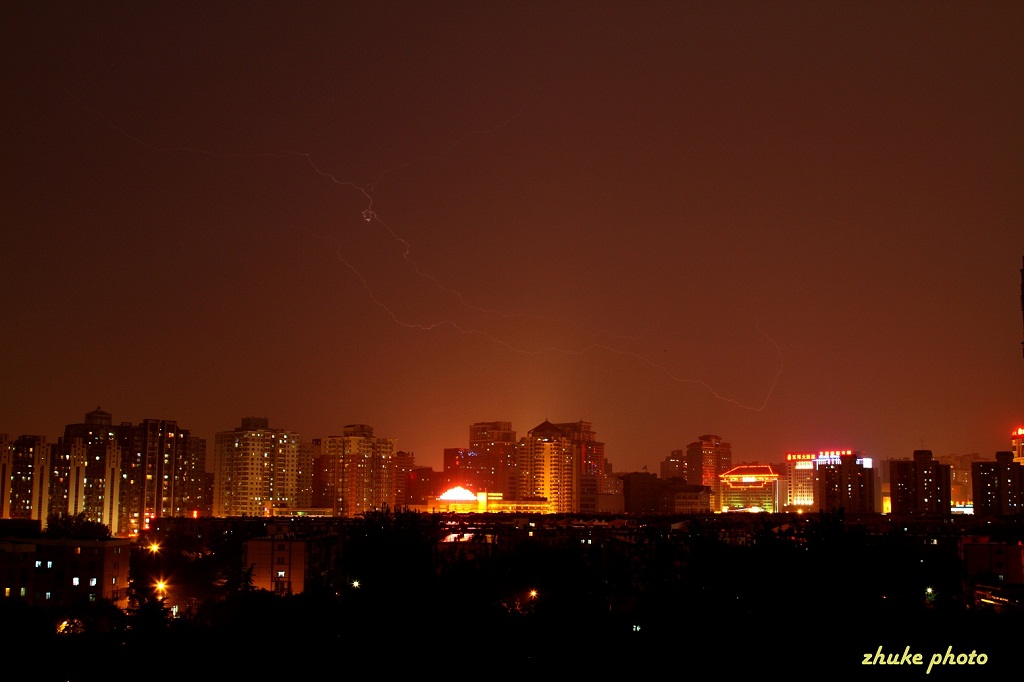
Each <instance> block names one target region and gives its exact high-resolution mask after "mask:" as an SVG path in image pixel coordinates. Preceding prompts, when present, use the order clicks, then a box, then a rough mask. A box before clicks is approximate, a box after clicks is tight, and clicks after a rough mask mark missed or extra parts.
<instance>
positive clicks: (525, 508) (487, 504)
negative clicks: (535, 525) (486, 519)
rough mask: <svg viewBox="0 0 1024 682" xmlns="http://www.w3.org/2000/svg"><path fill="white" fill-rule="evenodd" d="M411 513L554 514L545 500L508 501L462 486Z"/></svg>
mask: <svg viewBox="0 0 1024 682" xmlns="http://www.w3.org/2000/svg"><path fill="white" fill-rule="evenodd" d="M409 509H410V511H417V512H426V513H430V514H446V513H453V514H482V513H485V512H497V513H501V512H517V513H528V514H550V513H553V511H554V510H553V509H552V505H551V504H550V503H549V502H548V500H547V499H545V498H533V499H527V500H506V499H505V498H504V496H503V495H502V494H501V493H488V492H485V491H480V492H476V493H475V492H473V491H471V490H467V489H465V488H463V487H461V486H455V487H454V488H450V489H448V490H446V491H444V492H443V493H441V494H440V495H437V496H430V497H428V498H427V501H426V503H425V504H411V505H409Z"/></svg>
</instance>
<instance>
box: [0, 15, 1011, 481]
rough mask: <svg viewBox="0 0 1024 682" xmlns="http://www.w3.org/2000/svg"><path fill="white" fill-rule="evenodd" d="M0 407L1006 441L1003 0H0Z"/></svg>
mask: <svg viewBox="0 0 1024 682" xmlns="http://www.w3.org/2000/svg"><path fill="white" fill-rule="evenodd" d="M0 12H2V15H0V16H2V18H3V21H2V22H0V25H2V27H3V28H0V30H2V31H3V38H4V43H5V45H6V46H7V56H6V58H5V59H4V61H3V63H2V65H0V76H2V78H3V82H4V85H5V91H6V92H7V93H8V96H7V97H6V98H5V101H4V103H3V104H2V105H0V107H2V113H3V117H4V120H5V130H4V132H3V133H2V135H0V144H2V145H3V146H2V150H3V154H4V158H5V160H7V163H8V167H9V168H10V169H11V172H10V176H11V177H10V178H9V181H8V183H7V184H6V185H5V187H4V202H3V216H4V224H5V229H4V231H3V233H2V235H0V253H3V254H4V256H5V258H4V267H3V268H0V311H3V315H4V327H5V334H4V337H3V340H2V341H0V358H2V361H0V362H2V364H0V370H2V377H3V379H2V381H0V432H3V433H8V435H10V436H11V437H17V436H18V435H22V434H32V435H45V436H48V437H50V438H52V439H54V440H55V439H56V438H57V437H58V436H59V435H60V434H61V433H62V432H63V428H64V426H65V425H66V424H69V423H77V421H78V420H79V419H80V418H81V416H82V415H84V414H85V413H86V412H88V411H90V410H92V409H94V408H95V407H97V406H100V407H102V408H103V409H104V410H107V411H109V412H111V413H112V414H113V415H114V420H115V423H119V422H121V421H130V422H133V423H137V422H141V421H142V420H143V419H151V418H152V419H170V420H175V421H176V422H177V423H178V424H179V426H180V427H181V428H185V429H189V431H190V432H191V433H193V434H194V435H197V436H200V437H204V438H207V440H208V444H212V442H213V438H214V434H215V433H216V432H218V431H222V430H230V429H232V428H234V427H236V426H237V425H238V424H239V423H240V421H241V419H242V418H244V417H250V416H254V417H265V418H267V419H269V420H270V424H271V426H273V427H276V428H286V429H289V430H292V431H295V432H296V433H299V434H302V435H303V437H305V436H306V434H309V437H310V438H312V437H322V436H328V435H332V434H331V431H335V432H338V431H340V430H341V429H342V428H343V426H345V425H347V424H358V423H364V424H369V425H371V426H373V428H374V430H375V432H376V433H378V434H379V435H382V436H387V437H394V438H396V445H395V448H396V450H402V451H406V452H412V453H414V454H415V456H416V460H417V463H422V464H424V465H427V466H432V467H433V468H435V469H441V463H442V457H443V452H444V449H445V448H451V447H460V446H463V445H464V444H465V443H466V441H467V429H468V427H469V425H470V424H473V423H477V422H483V421H490V420H503V421H510V422H512V424H513V428H514V429H515V430H516V432H517V435H518V436H520V437H521V436H523V435H525V434H526V432H527V431H528V430H529V429H532V428H533V427H534V426H536V425H538V424H540V423H541V422H543V421H545V420H548V419H550V420H552V421H560V422H573V421H579V420H582V421H587V422H590V423H591V424H593V427H594V430H595V433H596V438H597V439H598V440H599V441H601V442H603V443H605V446H606V454H607V458H608V460H609V461H610V462H612V463H613V465H614V466H615V468H616V469H617V470H623V471H629V470H633V471H639V470H641V469H642V468H643V467H644V466H646V467H648V469H649V470H651V471H656V470H657V464H658V463H659V462H660V461H661V460H662V459H664V458H665V457H666V456H667V455H668V454H669V453H670V452H671V451H672V450H677V449H683V448H685V447H686V446H687V445H688V444H689V443H690V442H692V441H693V440H694V439H695V438H697V437H699V436H700V435H701V434H709V433H710V434H717V435H720V436H721V437H722V438H723V439H725V440H727V441H729V442H730V443H732V446H733V452H734V456H735V457H736V458H737V461H764V462H769V463H770V462H780V461H781V460H782V458H783V456H784V453H785V452H787V451H812V450H813V451H817V450H820V449H833V448H844V449H845V448H852V449H856V450H859V451H863V452H866V453H869V454H870V455H871V456H873V457H876V458H879V459H888V458H902V457H910V456H911V454H912V453H913V451H914V450H917V449H929V450H931V451H933V452H934V453H935V454H936V455H937V456H942V455H947V454H954V453H955V454H968V453H977V454H978V455H979V456H981V457H986V458H990V457H992V456H993V455H994V453H995V452H997V451H1000V450H1006V449H1008V447H1009V446H1008V441H1009V434H1010V433H1011V431H1012V430H1013V429H1015V428H1017V427H1018V426H1020V425H1022V424H1024V391H1022V390H1021V389H1022V386H1024V360H1022V354H1021V341H1022V312H1024V311H1022V303H1024V301H1022V300H1021V286H1022V283H1021V277H1022V271H1021V268H1022V257H1024V229H1022V227H1021V220H1020V216H1021V209H1022V208H1024V200H1022V197H1021V193H1020V187H1022V186H1024V167H1022V165H1021V164H1020V162H1019V159H1020V153H1021V150H1022V149H1024V129H1022V127H1021V126H1020V125H1019V122H1020V121H1021V120H1022V119H1024V88H1021V87H1020V74H1021V73H1024V45H1022V43H1021V41H1020V40H1019V36H1020V35H1021V34H1022V32H1024V6H1022V5H1020V4H1019V3H1004V2H971V3H968V2H950V3H941V4H927V5H923V4H919V3H904V2H865V3H856V4H850V3H785V4H778V3H769V2H747V3H714V2H688V3H673V2H652V3H644V4H643V6H642V8H640V7H637V6H635V5H631V4H627V3H621V2H611V1H604V0H598V1H597V2H576V1H561V0H558V1H555V2H518V3H503V2H496V3H487V4H486V5H481V4H479V3H472V2H440V3H431V4H427V5H424V4H419V3H410V2H398V1H390V0H389V1H387V2H379V3H369V2H354V3H343V4H342V3H337V4H331V3H327V4H325V3H313V2H298V3H289V4H288V5H281V4H275V3H270V2H255V3H247V4H245V5H238V4H233V3H213V4H210V3H179V4H175V5H173V6H169V5H152V4H146V5H139V4H138V3H130V2H122V1H120V0H118V1H115V2H110V3H103V4H95V3H93V4H81V3H71V2H52V3H42V4H38V3H37V4H31V3H8V4H6V5H4V6H3V7H2V8H0Z"/></svg>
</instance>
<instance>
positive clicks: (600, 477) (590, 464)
mask: <svg viewBox="0 0 1024 682" xmlns="http://www.w3.org/2000/svg"><path fill="white" fill-rule="evenodd" d="M555 426H557V427H558V428H559V429H561V430H562V433H563V434H565V435H566V437H567V438H568V439H569V442H570V443H572V450H573V452H572V459H573V462H574V464H575V466H576V467H577V469H578V479H577V485H576V487H575V490H574V493H573V494H574V496H575V500H574V503H573V511H576V512H580V513H583V514H593V513H596V512H598V511H600V510H599V506H600V502H599V499H600V496H601V494H602V493H604V490H605V477H606V475H607V474H606V473H605V471H606V469H607V464H608V461H607V459H606V458H605V451H604V443H602V442H601V441H599V440H597V434H596V433H595V432H594V429H593V426H592V425H591V423H590V422H585V421H578V422H562V423H558V424H555Z"/></svg>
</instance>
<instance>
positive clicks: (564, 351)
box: [84, 107, 783, 412]
mask: <svg viewBox="0 0 1024 682" xmlns="http://www.w3.org/2000/svg"><path fill="white" fill-rule="evenodd" d="M84 108H85V109H87V110H88V111H90V112H91V113H92V114H94V115H95V116H97V117H99V118H100V119H102V120H103V121H104V122H105V123H106V124H107V125H108V126H110V127H111V128H112V129H113V130H115V131H117V132H118V133H119V134H121V135H123V136H124V137H126V138H127V139H130V140H132V141H133V142H135V143H137V144H139V145H141V146H143V147H145V148H146V149H149V150H152V151H156V152H179V153H186V154H196V155H204V156H211V157H217V158H223V159H230V158H243V159H260V158H266V159H285V158H291V157H297V158H299V159H302V160H303V161H304V162H305V163H306V164H307V165H308V166H309V168H310V169H312V171H313V172H314V173H315V174H316V175H317V176H319V177H321V178H325V179H327V180H328V181H330V182H331V183H332V184H334V185H337V186H340V187H344V188H347V189H350V190H353V191H355V192H356V193H358V194H359V195H361V196H362V197H363V199H364V200H365V208H363V210H362V211H361V213H360V217H361V218H362V219H363V220H364V221H365V222H367V223H372V224H375V225H378V226H380V227H381V228H383V230H384V231H385V232H386V233H387V234H388V236H389V238H390V239H391V240H393V241H394V242H396V243H397V244H399V245H400V246H401V250H402V260H403V261H404V262H405V263H406V264H407V266H408V267H409V268H411V270H412V272H413V273H414V274H415V275H416V276H417V277H419V278H421V279H423V280H426V281H427V282H429V283H430V285H431V287H433V288H434V289H436V290H437V291H440V292H443V293H444V294H446V295H448V296H450V297H452V298H454V299H455V300H456V301H457V302H458V305H459V306H460V307H462V308H464V309H466V310H472V311H475V312H477V313H482V314H485V315H488V316H495V317H500V318H504V319H506V320H507V319H513V318H525V317H527V316H524V315H519V314H514V313H508V312H503V311H500V310H496V309H493V308H485V307H481V306H478V305H474V304H472V303H470V302H469V301H468V300H467V299H466V297H465V296H464V295H463V294H462V293H461V292H459V291H457V290H455V289H453V288H450V287H448V286H446V285H444V284H442V283H441V282H440V281H438V279H437V278H435V277H434V276H432V275H430V274H429V273H427V272H424V271H423V270H422V269H421V268H420V266H419V264H418V263H417V262H416V260H415V259H414V258H413V257H412V252H413V248H412V245H411V244H410V243H409V242H408V241H407V240H406V239H405V238H403V237H402V236H400V235H399V234H398V233H397V232H396V231H395V229H394V228H393V227H392V226H391V225H390V224H389V223H388V222H387V221H385V220H384V219H382V218H381V216H380V214H379V213H378V211H377V209H376V208H375V206H374V197H373V192H374V189H375V187H376V186H377V185H378V184H379V183H380V182H382V181H383V180H384V178H385V177H386V176H388V175H390V174H393V173H395V172H397V171H399V170H401V169H403V168H406V167H409V166H413V165H416V164H420V163H423V162H425V161H430V160H436V159H440V158H442V157H444V156H446V155H448V154H450V153H451V152H452V151H453V150H454V149H455V148H456V147H458V146H459V145H461V144H462V143H463V142H465V141H466V140H467V139H468V138H470V137H472V136H475V135H484V134H491V133H494V132H496V131H498V130H501V129H502V128H505V127H506V126H508V125H509V124H510V123H511V122H512V121H513V120H515V119H516V118H517V117H518V116H520V114H516V115H515V116H512V117H510V118H509V119H507V120H506V121H504V122H502V123H501V124H499V125H497V126H495V127H493V128H491V129H489V130H481V131H474V132H470V133H468V134H466V135H464V136H463V137H461V138H459V139H458V140H456V141H455V142H453V143H452V144H450V145H449V146H448V148H447V149H446V150H445V151H443V152H441V153H439V154H437V155H434V156H425V157H420V158H417V159H413V160H409V161H406V162H404V163H402V164H399V165H397V166H394V167H391V168H388V169H385V170H384V171H382V172H380V173H379V174H378V176H377V177H376V179H375V180H373V181H372V182H369V183H365V184H359V183H356V182H352V181H350V180H344V179H340V178H338V177H337V176H335V175H334V174H332V173H329V172H326V171H325V170H323V169H322V168H320V167H319V166H318V165H317V164H316V162H315V161H314V160H313V156H312V154H311V153H309V152H295V151H292V152H277V153H273V152H261V153H248V154H242V153H227V152H220V151H211V150H208V149H199V148H192V147H184V146H174V147H162V146H155V145H153V144H150V143H148V142H146V141H144V140H142V139H140V138H139V137H137V136H136V135H133V134H131V133H130V132H128V131H127V130H125V129H124V128H122V127H121V126H119V125H117V124H116V123H114V122H113V121H112V120H111V119H110V118H109V117H107V116H105V115H104V114H103V113H101V112H99V111H97V110H95V109H93V108H90V107H84ZM319 236H320V238H323V239H327V240H330V241H333V242H334V243H335V244H336V247H337V248H336V249H335V256H336V258H337V260H338V261H339V262H340V263H342V264H343V265H344V266H345V267H346V268H348V270H349V271H351V273H352V274H353V275H354V276H355V278H356V279H357V280H358V281H359V283H360V285H361V286H362V288H363V290H364V291H365V292H366V295H367V297H368V298H369V300H370V301H371V302H372V303H373V304H374V305H375V306H377V307H378V308H380V309H381V310H382V311H383V312H384V314H385V315H386V316H387V317H388V318H389V319H391V321H392V322H393V323H395V324H396V325H398V326H401V327H404V328H407V329H415V330H419V331H423V332H429V331H434V330H437V329H443V328H448V329H451V330H453V331H455V332H458V333H459V334H462V335H466V336H477V337H480V338H483V339H485V340H487V341H488V342H490V343H492V344H495V345H497V346H500V347H502V348H505V349H506V350H508V351H510V352H512V353H517V354H521V355H527V356H538V355H544V354H560V355H567V356H584V355H587V354H589V353H597V352H603V353H607V354H610V355H616V356H619V357H623V358H629V359H631V360H635V361H638V362H640V363H642V364H644V365H646V366H647V367H649V368H651V369H653V370H655V371H657V372H659V373H660V374H662V375H664V376H665V377H666V378H668V379H669V380H670V381H672V382H675V383H679V384H694V385H698V386H701V387H703V388H704V389H706V390H707V391H708V392H709V393H710V394H711V395H712V396H714V398H715V399H717V400H720V401H723V402H726V403H730V404H732V405H735V406H736V407H738V408H741V409H744V410H749V411H755V412H758V411H762V410H764V409H765V408H766V407H767V405H768V403H769V400H770V398H771V396H772V394H773V393H774V391H775V388H776V386H777V384H778V381H779V378H780V377H781V375H782V372H783V361H782V351H781V349H780V348H779V346H778V344H777V343H776V342H775V341H774V340H773V339H772V338H771V337H770V336H768V334H767V333H765V332H764V331H763V330H761V329H760V327H758V328H757V331H758V333H760V334H761V335H762V336H763V337H764V338H765V339H767V341H768V342H769V343H770V344H771V345H772V346H773V347H774V350H775V353H776V356H777V358H778V368H777V370H776V372H775V374H774V376H773V378H772V381H771V385H770V386H769V388H768V390H767V392H766V393H765V396H764V398H763V400H762V401H761V403H760V404H757V405H749V404H745V403H743V402H741V401H739V400H737V399H735V398H732V397H729V396H727V395H723V394H721V393H719V392H718V391H717V390H716V389H715V388H714V387H713V386H712V385H711V384H709V383H708V382H706V381H704V380H702V379H695V378H688V377H684V376H680V375H679V374H677V373H676V372H675V371H673V369H672V368H670V367H668V366H666V365H664V364H661V363H658V362H655V361H654V360H652V359H651V358H649V357H647V356H645V355H642V354H640V353H637V352H634V351H630V350H625V349H622V348H617V347H615V346H611V345H608V344H606V343H597V342H592V343H586V344H582V345H580V346H579V347H578V348H567V347H564V346H559V345H544V346H539V347H536V348H525V347H522V346H519V345H516V344H513V343H510V342H509V341H507V340H505V339H503V338H501V337H499V336H496V335H494V334H491V333H488V332H486V331H484V330H482V329H478V328H475V327H467V326H464V325H462V324H460V323H458V322H456V321H454V320H451V319H443V320H438V321H433V322H428V323H422V322H411V321H409V320H407V319H404V318H403V317H402V316H400V315H399V314H398V313H396V312H395V310H394V308H393V307H392V306H390V305H388V304H387V303H386V302H385V301H384V300H382V299H381V297H380V296H379V295H378V293H377V292H376V291H375V290H374V287H373V286H371V284H370V282H369V281H368V280H367V278H366V276H365V275H364V274H363V272H361V271H360V270H359V269H358V268H356V267H355V265H353V263H352V262H351V260H350V259H347V258H346V257H345V255H344V253H343V251H344V249H343V247H342V245H341V242H340V240H338V239H337V238H336V237H333V236H329V235H327V236H325V235H319ZM645 333H646V332H645ZM597 336H600V335H598V334H593V335H592V337H597ZM641 336H642V335H641ZM615 338H620V339H627V338H633V339H636V338H639V337H627V336H617V337H615Z"/></svg>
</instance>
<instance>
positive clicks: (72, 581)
mask: <svg viewBox="0 0 1024 682" xmlns="http://www.w3.org/2000/svg"><path fill="white" fill-rule="evenodd" d="M81 582H82V581H81V580H80V579H79V578H78V576H77V575H76V576H75V577H74V578H72V579H71V584H72V585H74V586H75V587H78V585H79V584H80V583H81Z"/></svg>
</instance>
